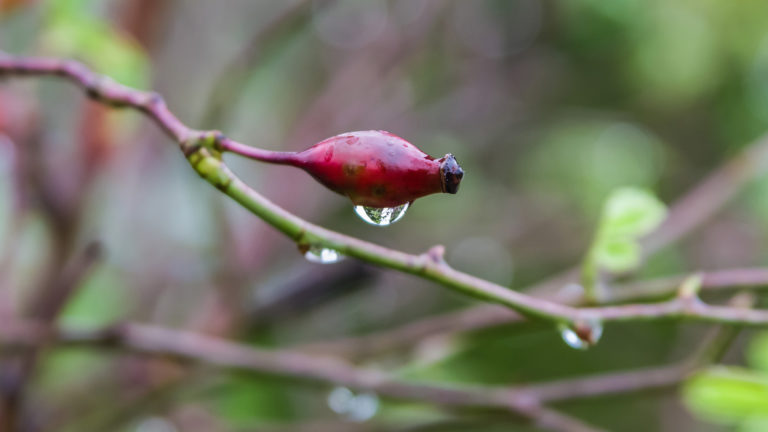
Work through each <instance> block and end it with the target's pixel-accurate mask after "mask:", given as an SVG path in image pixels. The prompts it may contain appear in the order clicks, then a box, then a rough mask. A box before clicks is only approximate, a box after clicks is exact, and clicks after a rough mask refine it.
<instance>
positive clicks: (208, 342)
mask: <svg viewBox="0 0 768 432" xmlns="http://www.w3.org/2000/svg"><path fill="white" fill-rule="evenodd" d="M0 343H1V344H2V345H3V348H4V349H12V348H19V347H29V346H38V345H41V344H46V345H49V344H55V345H68V346H102V347H115V348H120V349H126V350H128V351H130V352H132V353H141V354H146V355H156V356H161V357H165V358H174V359H177V360H183V361H192V362H199V363H205V364H210V365H215V366H219V367H227V368H236V369H242V370H248V371H252V372H258V373H266V374H270V375H276V376H282V377H289V378H295V379H299V380H303V381H309V382H316V383H323V384H331V385H343V386H347V387H350V388H353V389H356V390H364V391H371V392H375V393H377V394H379V395H382V396H386V397H391V398H394V399H401V400H412V401H420V402H428V403H434V404H436V405H440V406H446V407H454V408H461V407H466V408H469V407H483V408H493V409H500V410H504V411H507V412H511V413H513V414H515V415H517V416H520V417H522V418H524V419H527V420H529V421H532V422H533V423H535V424H536V425H538V426H540V427H543V428H546V429H552V430H560V431H594V430H596V429H594V428H592V427H589V426H587V425H584V424H583V423H581V422H580V421H578V420H576V419H573V418H571V417H568V416H565V415H563V414H560V413H558V412H556V411H553V410H551V409H548V408H546V407H544V406H542V405H541V403H540V401H539V400H537V399H535V398H532V397H531V395H533V394H534V393H533V392H532V391H531V390H530V388H526V389H525V391H523V392H521V391H519V390H518V389H514V388H512V389H509V388H483V387H465V388H453V387H446V386H439V385H432V384H422V383H414V382H409V381H405V380H401V379H398V378H394V377H391V376H389V375H388V374H385V373H384V372H381V371H377V370H370V369H362V368H357V367H354V366H352V365H351V364H349V363H346V362H344V361H342V360H339V359H334V358H322V357H317V356H310V355H306V354H302V353H299V352H292V351H287V350H283V351H278V350H264V349H259V348H253V347H248V346H245V345H241V344H238V343H234V342H229V341H226V340H222V339H217V338H213V337H208V336H204V335H200V334H195V333H190V332H184V331H176V330H170V329H166V328H162V327H156V326H149V325H142V324H133V323H127V324H122V325H119V326H115V327H112V328H107V329H103V330H74V329H67V328H63V327H60V328H53V327H49V326H45V325H37V324H35V323H34V322H31V321H30V322H17V323H10V324H9V325H6V326H4V328H3V329H2V331H0ZM534 388H535V387H534ZM577 397H578V396H577Z"/></svg>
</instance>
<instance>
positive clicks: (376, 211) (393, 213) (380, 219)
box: [355, 203, 410, 226]
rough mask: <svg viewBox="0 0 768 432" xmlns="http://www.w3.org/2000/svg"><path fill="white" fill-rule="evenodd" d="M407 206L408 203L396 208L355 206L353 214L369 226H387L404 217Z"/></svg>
mask: <svg viewBox="0 0 768 432" xmlns="http://www.w3.org/2000/svg"><path fill="white" fill-rule="evenodd" d="M409 205H410V203H405V204H403V205H399V206H397V207H384V208H376V207H365V206H355V213H357V215H358V216H360V219H362V220H364V221H366V222H368V223H369V224H371V225H377V226H387V225H390V224H393V223H395V222H397V221H399V220H400V219H401V218H402V217H403V215H405V211H406V210H408V206H409Z"/></svg>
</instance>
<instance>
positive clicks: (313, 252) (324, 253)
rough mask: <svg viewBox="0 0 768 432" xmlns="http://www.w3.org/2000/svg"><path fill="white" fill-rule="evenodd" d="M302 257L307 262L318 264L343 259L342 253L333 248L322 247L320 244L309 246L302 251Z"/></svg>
mask: <svg viewBox="0 0 768 432" xmlns="http://www.w3.org/2000/svg"><path fill="white" fill-rule="evenodd" d="M304 258H306V259H307V261H309V262H313V263H319V264H333V263H337V262H339V261H341V260H343V259H344V255H342V254H340V253H339V252H338V251H335V250H333V249H328V248H324V247H322V246H310V247H309V249H307V251H306V252H304Z"/></svg>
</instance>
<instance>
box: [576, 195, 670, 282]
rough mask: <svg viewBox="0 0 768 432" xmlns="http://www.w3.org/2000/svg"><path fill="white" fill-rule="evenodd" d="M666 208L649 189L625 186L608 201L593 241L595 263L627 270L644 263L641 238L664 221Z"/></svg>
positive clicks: (619, 270) (610, 268)
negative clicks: (641, 262)
mask: <svg viewBox="0 0 768 432" xmlns="http://www.w3.org/2000/svg"><path fill="white" fill-rule="evenodd" d="M666 214H667V210H666V207H665V206H664V204H663V203H662V202H661V201H659V200H658V199H657V198H656V197H655V196H654V195H653V194H651V193H650V192H648V191H645V190H642V189H637V188H629V187H623V188H619V189H616V190H614V191H613V192H612V193H611V195H610V196H609V197H608V199H607V200H606V202H605V206H604V207H603V216H602V218H601V220H600V225H599V226H598V228H597V234H596V236H595V239H594V242H593V244H592V251H591V253H592V254H594V255H593V256H594V258H593V259H594V265H596V266H597V267H598V268H603V269H606V270H608V271H611V272H625V271H630V270H633V269H635V268H636V267H637V266H638V265H639V264H640V258H641V250H640V245H639V243H638V240H639V239H640V238H641V237H643V236H645V235H647V234H649V233H650V232H651V231H653V230H654V229H656V227H657V226H658V225H659V224H660V223H661V222H662V221H663V220H664V217H665V216H666Z"/></svg>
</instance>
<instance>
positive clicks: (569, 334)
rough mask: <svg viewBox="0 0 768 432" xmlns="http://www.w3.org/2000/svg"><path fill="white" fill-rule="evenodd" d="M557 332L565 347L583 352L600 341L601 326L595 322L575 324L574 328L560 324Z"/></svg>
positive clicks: (598, 322)
mask: <svg viewBox="0 0 768 432" xmlns="http://www.w3.org/2000/svg"><path fill="white" fill-rule="evenodd" d="M558 331H559V332H560V337H562V338H563V342H565V344H566V345H568V346H569V347H571V348H573V349H578V350H585V349H587V348H589V347H592V346H594V345H596V344H597V342H599V341H600V337H601V336H602V335H603V325H602V323H600V321H597V320H592V321H588V322H581V323H577V324H576V325H574V326H569V325H567V324H560V325H559V326H558Z"/></svg>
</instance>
